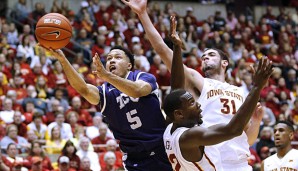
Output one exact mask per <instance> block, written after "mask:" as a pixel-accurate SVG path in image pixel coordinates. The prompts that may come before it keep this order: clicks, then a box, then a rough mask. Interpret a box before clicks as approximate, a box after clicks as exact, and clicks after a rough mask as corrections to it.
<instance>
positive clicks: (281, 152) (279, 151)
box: [277, 145, 292, 158]
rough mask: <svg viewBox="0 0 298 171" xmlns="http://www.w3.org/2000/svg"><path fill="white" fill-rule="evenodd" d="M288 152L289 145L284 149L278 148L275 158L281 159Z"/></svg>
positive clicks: (290, 148)
mask: <svg viewBox="0 0 298 171" xmlns="http://www.w3.org/2000/svg"><path fill="white" fill-rule="evenodd" d="M290 150H292V147H291V145H288V146H286V147H284V148H278V149H277V157H278V158H283V157H284V156H285V155H286V154H287V153H288V152H289V151H290Z"/></svg>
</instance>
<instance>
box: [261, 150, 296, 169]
mask: <svg viewBox="0 0 298 171" xmlns="http://www.w3.org/2000/svg"><path fill="white" fill-rule="evenodd" d="M282 170H291V171H298V150H296V149H292V150H290V151H289V152H288V153H287V154H286V155H285V156H284V157H283V158H278V157H277V154H274V155H272V156H270V157H268V158H267V159H265V160H264V171H282Z"/></svg>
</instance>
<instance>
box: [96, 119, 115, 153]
mask: <svg viewBox="0 0 298 171" xmlns="http://www.w3.org/2000/svg"><path fill="white" fill-rule="evenodd" d="M107 132H108V126H107V125H106V124H102V125H101V126H99V136H97V137H95V138H93V139H92V140H91V143H92V145H93V147H94V151H95V152H97V153H100V152H104V151H106V150H105V147H99V145H102V146H103V145H105V144H106V143H107V141H108V140H110V139H112V138H110V137H107Z"/></svg>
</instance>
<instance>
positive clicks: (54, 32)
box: [35, 13, 72, 50]
mask: <svg viewBox="0 0 298 171" xmlns="http://www.w3.org/2000/svg"><path fill="white" fill-rule="evenodd" d="M35 35H36V38H37V40H38V42H39V43H40V44H41V45H42V46H44V47H46V48H52V49H54V50H56V49H61V48H63V47H65V46H66V45H67V44H68V43H69V41H70V38H71V36H72V27H71V25H70V23H69V21H68V19H67V18H66V17H64V16H63V15H61V14H58V13H49V14H46V15H44V16H43V17H41V18H40V19H39V20H38V22H37V24H36V29H35Z"/></svg>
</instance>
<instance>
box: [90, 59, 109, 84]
mask: <svg viewBox="0 0 298 171" xmlns="http://www.w3.org/2000/svg"><path fill="white" fill-rule="evenodd" d="M92 60H93V63H94V64H95V66H96V70H94V71H92V73H93V74H94V75H96V76H98V77H100V78H102V79H104V77H105V76H106V75H107V73H108V71H107V70H106V69H105V67H104V66H103V64H102V63H101V61H100V58H99V56H98V54H97V53H95V55H94V56H93V58H92Z"/></svg>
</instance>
